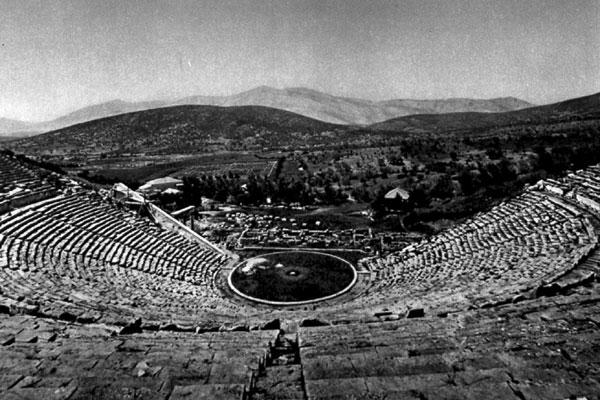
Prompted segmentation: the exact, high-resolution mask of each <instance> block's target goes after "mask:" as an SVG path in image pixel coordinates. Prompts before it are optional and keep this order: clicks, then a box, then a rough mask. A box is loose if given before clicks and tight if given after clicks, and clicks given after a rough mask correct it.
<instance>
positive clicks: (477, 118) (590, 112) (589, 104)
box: [368, 93, 600, 132]
mask: <svg viewBox="0 0 600 400" xmlns="http://www.w3.org/2000/svg"><path fill="white" fill-rule="evenodd" d="M599 117H600V93H596V94H593V95H590V96H585V97H579V98H576V99H570V100H566V101H562V102H559V103H554V104H549V105H544V106H537V107H531V108H526V109H522V110H517V111H508V112H501V113H471V112H469V113H448V114H423V115H410V116H407V117H400V118H393V119H390V120H388V121H384V122H380V123H377V124H373V125H371V126H369V127H368V128H369V129H372V130H374V131H386V132H400V131H405V132H406V131H408V132H442V131H444V132H447V131H472V130H480V129H489V128H494V127H499V126H513V125H531V124H545V123H552V122H559V121H569V120H578V119H590V118H596V119H597V118H599Z"/></svg>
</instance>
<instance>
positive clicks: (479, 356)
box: [0, 282, 600, 400]
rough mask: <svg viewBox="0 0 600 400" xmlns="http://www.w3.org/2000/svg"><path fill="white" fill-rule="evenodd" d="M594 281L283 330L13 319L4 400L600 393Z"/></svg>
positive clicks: (2, 377) (7, 336)
mask: <svg viewBox="0 0 600 400" xmlns="http://www.w3.org/2000/svg"><path fill="white" fill-rule="evenodd" d="M599 287H600V284H599V283H598V282H593V283H591V284H589V285H587V286H586V287H579V288H577V289H576V290H572V291H570V292H568V294H567V293H565V294H558V295H556V296H550V297H540V298H537V299H534V300H526V301H523V302H520V303H518V304H506V305H502V306H498V307H492V308H487V309H479V310H472V311H466V312H462V313H456V314H449V315H448V316H446V317H444V318H442V317H423V318H406V319H400V320H396V321H387V322H384V321H382V322H372V323H362V324H361V323H355V324H341V325H327V326H318V327H297V324H295V323H293V322H290V323H289V324H285V323H284V325H286V327H287V328H288V331H286V332H283V331H279V330H264V331H259V330H257V331H248V332H204V333H192V332H173V331H171V332H169V331H142V332H138V333H131V334H127V333H124V334H119V333H118V330H119V328H118V327H115V326H112V327H111V326H107V325H100V324H79V323H72V322H62V321H55V320H49V319H42V318H36V317H31V316H26V315H15V316H6V315H4V316H3V317H2V318H1V319H0V398H2V399H233V398H235V399H315V400H316V399H481V398H485V399H488V398H489V399H492V398H493V399H515V400H517V399H527V400H529V399H531V400H533V399H536V400H537V399H540V400H542V399H544V400H545V399H557V400H558V399H571V398H586V399H588V400H591V399H598V398H600V396H599V394H600V289H599ZM286 345H287V347H286Z"/></svg>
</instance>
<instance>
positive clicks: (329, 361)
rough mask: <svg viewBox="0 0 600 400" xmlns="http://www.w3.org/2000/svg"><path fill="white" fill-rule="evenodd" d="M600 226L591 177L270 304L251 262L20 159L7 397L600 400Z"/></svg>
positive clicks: (5, 245)
mask: <svg viewBox="0 0 600 400" xmlns="http://www.w3.org/2000/svg"><path fill="white" fill-rule="evenodd" d="M57 182H60V183H57ZM141 214H143V213H141ZM599 216H600V167H591V168H589V169H588V170H586V171H578V172H577V173H573V174H570V175H568V176H567V177H565V178H563V179H561V180H547V181H542V182H539V183H538V184H536V185H535V186H534V187H532V188H530V190H528V191H526V192H525V193H524V194H523V195H521V196H518V197H516V198H514V199H512V200H510V201H508V202H505V203H503V204H501V205H499V206H497V207H495V208H494V209H492V210H491V211H490V212H487V213H482V214H478V215H476V216H474V217H473V218H471V219H470V220H468V221H466V222H465V223H463V224H459V225H457V226H456V227H453V228H452V229H448V230H446V231H444V232H442V233H441V234H439V235H436V236H433V237H431V238H429V239H426V240H424V241H422V242H421V243H418V244H415V245H412V246H409V247H408V248H406V249H404V250H402V251H399V252H395V253H392V254H390V255H389V256H386V257H375V258H370V259H364V260H361V262H359V265H358V266H357V267H358V268H357V269H358V275H359V279H358V283H357V284H356V285H355V287H354V288H353V289H352V290H351V291H350V292H348V293H346V294H344V295H342V296H340V297H338V298H336V299H333V300H331V301H326V302H321V303H318V304H313V305H310V306H298V307H270V306H265V305H258V304H254V303H251V302H248V301H246V300H243V299H240V298H236V297H235V296H234V295H233V294H232V293H231V290H229V289H228V288H227V285H226V284H224V282H225V279H224V278H225V277H226V276H227V273H228V271H229V270H230V268H231V267H232V265H234V263H235V256H234V255H233V254H229V253H225V252H221V251H220V250H219V249H216V248H214V247H212V246H207V245H206V243H204V242H203V241H199V242H197V241H194V240H193V239H190V238H189V237H185V236H182V235H180V234H178V233H177V232H174V231H172V230H170V229H168V228H166V227H165V226H163V225H161V224H160V223H158V222H157V221H156V220H154V219H152V218H151V217H149V216H147V215H140V214H139V213H137V212H135V211H132V210H128V209H126V208H125V207H123V206H122V205H121V204H118V203H117V204H115V202H113V201H112V200H110V199H108V198H106V197H103V195H102V194H101V193H97V192H94V191H92V190H90V189H89V188H85V187H83V186H81V185H80V184H77V183H75V182H72V181H70V180H69V179H68V178H65V177H60V176H55V175H52V174H50V173H49V172H48V171H44V170H40V169H39V168H37V167H35V166H32V165H30V164H27V163H25V162H23V161H22V160H18V159H16V158H15V157H12V156H10V155H4V154H2V155H0V399H2V400H4V399H44V400H45V399H164V400H167V399H168V400H178V399H245V400H251V399H261V400H267V399H288V400H300V399H303V400H317V399H347V400H350V399H431V400H433V399H515V400H523V399H525V400H537V399H539V400H541V399H544V400H545V399H556V400H563V399H588V400H590V399H599V398H600V397H599V394H600V249H599V247H598V234H599V232H600V218H599Z"/></svg>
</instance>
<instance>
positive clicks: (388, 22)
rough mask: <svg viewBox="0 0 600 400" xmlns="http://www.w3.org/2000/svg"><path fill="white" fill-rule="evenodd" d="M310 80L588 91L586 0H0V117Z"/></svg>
mask: <svg viewBox="0 0 600 400" xmlns="http://www.w3.org/2000/svg"><path fill="white" fill-rule="evenodd" d="M260 85H267V86H272V87H276V88H286V87H308V88H311V89H315V90H319V91H323V92H326V93H330V94H334V95H342V96H348V97H357V98H364V99H370V100H387V99H396V98H415V99H438V98H450V97H470V98H493V97H506V96H514V97H518V98H521V99H524V100H527V101H530V102H533V103H535V104H546V103H551V102H555V101H560V100H564V99H567V98H573V97H578V96H584V95H588V94H592V93H596V92H600V1H598V0H569V1H563V0H435V1H433V0H432V1H429V0H396V1H391V0H369V1H364V0H360V1H359V0H331V1H328V0H314V1H313V0H306V1H305V0H294V1H292V0H270V1H268V0H247V1H243V0H238V1H227V0H216V1H213V0H200V1H199V0H189V1H188V0H181V1H178V0H168V1H166V0H165V1H157V0H154V1H153V0H143V1H142V0H98V1H95V0H73V1H66V0H65V1H54V0H39V1H30V0H0V118H2V117H5V118H12V119H20V120H25V121H40V120H48V119H52V118H55V117H58V116H60V115H64V114H65V113H67V112H70V111H73V110H76V109H79V108H82V107H85V106H87V105H90V104H96V103H101V102H104V101H110V100H114V99H121V100H126V101H141V100H152V99H161V100H164V99H176V98H182V97H186V96H190V95H230V94H235V93H239V92H242V91H245V90H249V89H252V88H254V87H256V86H260Z"/></svg>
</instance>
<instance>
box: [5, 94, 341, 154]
mask: <svg viewBox="0 0 600 400" xmlns="http://www.w3.org/2000/svg"><path fill="white" fill-rule="evenodd" d="M347 129H348V128H347V127H344V126H340V125H333V124H328V123H325V122H321V121H317V120H313V119H310V118H307V117H304V116H301V115H298V114H293V113H290V112H287V111H282V110H277V109H271V108H266V107H253V106H245V107H227V108H225V107H215V106H191V105H187V106H174V107H165V108H157V109H151V110H146V111H138V112H133V113H128V114H121V115H117V116H112V117H107V118H102V119H98V120H94V121H90V122H85V123H82V124H78V125H73V126H70V127H68V128H65V129H60V130H56V131H52V132H48V133H45V134H42V135H38V136H36V137H33V138H28V139H23V140H19V141H17V142H13V143H11V144H10V146H9V147H10V148H12V149H14V150H17V151H23V152H28V153H45V154H48V153H51V154H67V153H77V154H91V153H98V152H136V153H137V152H150V153H152V152H158V153H180V152H183V153H189V152H198V151H205V150H206V151H208V150H211V151H214V150H222V149H225V148H229V149H231V148H235V149H243V148H262V147H264V146H269V145H271V144H273V143H276V144H278V145H280V146H285V145H290V146H291V145H301V144H304V143H305V142H306V140H307V138H309V137H311V136H315V135H333V134H334V132H344V131H346V130H347Z"/></svg>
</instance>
